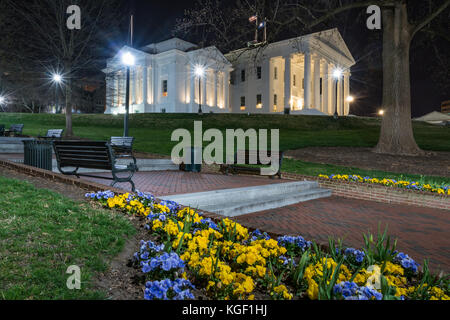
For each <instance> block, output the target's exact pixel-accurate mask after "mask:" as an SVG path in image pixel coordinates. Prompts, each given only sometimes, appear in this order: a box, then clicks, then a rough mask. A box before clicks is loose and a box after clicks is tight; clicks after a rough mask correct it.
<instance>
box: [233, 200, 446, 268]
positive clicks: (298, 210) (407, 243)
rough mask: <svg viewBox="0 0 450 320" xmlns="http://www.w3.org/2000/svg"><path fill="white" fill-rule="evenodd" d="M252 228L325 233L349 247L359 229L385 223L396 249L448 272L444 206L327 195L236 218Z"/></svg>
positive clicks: (358, 238) (322, 237)
mask: <svg viewBox="0 0 450 320" xmlns="http://www.w3.org/2000/svg"><path fill="white" fill-rule="evenodd" d="M235 219H236V220H237V221H239V222H241V223H245V225H247V226H249V227H253V228H260V229H263V230H266V231H271V232H274V233H280V234H289V235H302V236H303V237H305V238H306V239H312V240H315V241H317V242H319V243H323V244H327V243H328V236H334V237H335V238H343V239H344V243H345V244H346V245H348V246H352V247H356V248H357V247H359V248H360V247H361V246H362V245H363V243H364V242H363V237H362V235H363V233H367V231H368V230H370V231H371V232H372V233H373V234H375V235H376V234H377V230H378V223H381V229H382V231H384V227H385V226H386V225H387V226H388V234H390V235H391V236H393V237H394V238H398V243H397V249H398V250H399V251H403V252H405V253H407V254H409V255H410V256H412V257H413V259H415V260H416V261H417V262H418V263H420V264H421V265H422V264H423V259H425V258H428V259H429V260H430V267H431V268H432V269H433V270H435V271H438V270H444V271H446V272H449V271H450V238H449V234H450V216H449V212H448V211H445V210H437V209H429V208H419V207H412V206H403V205H392V204H383V203H378V202H371V201H363V200H354V199H346V198H339V197H334V196H333V197H331V198H326V199H319V200H313V201H308V202H303V203H299V204H296V205H291V206H287V207H283V208H278V209H273V210H267V211H263V212H258V213H251V214H248V215H245V216H240V217H236V218H235Z"/></svg>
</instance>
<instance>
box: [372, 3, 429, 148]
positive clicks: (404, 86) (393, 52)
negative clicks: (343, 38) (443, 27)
mask: <svg viewBox="0 0 450 320" xmlns="http://www.w3.org/2000/svg"><path fill="white" fill-rule="evenodd" d="M411 30H412V28H411V26H410V25H409V22H408V13H407V8H406V3H399V4H397V5H396V6H395V7H394V8H392V7H391V8H384V9H383V104H382V108H383V110H384V116H383V120H382V124H381V133H380V138H379V140H378V144H377V146H376V147H375V149H374V151H375V152H376V153H387V154H394V155H419V154H422V153H423V151H422V150H420V148H419V147H418V146H417V143H416V141H415V140H414V134H413V130H412V122H411V84H410V71H409V70H410V68H409V49H410V43H411V32H412V31H411Z"/></svg>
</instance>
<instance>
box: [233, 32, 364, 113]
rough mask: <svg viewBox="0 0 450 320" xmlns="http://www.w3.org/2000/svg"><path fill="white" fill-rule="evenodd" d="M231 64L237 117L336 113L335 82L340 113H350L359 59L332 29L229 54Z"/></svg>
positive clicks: (234, 108) (234, 109)
mask: <svg viewBox="0 0 450 320" xmlns="http://www.w3.org/2000/svg"><path fill="white" fill-rule="evenodd" d="M225 56H226V57H227V59H228V60H229V61H231V62H232V63H233V68H234V71H233V72H232V76H231V90H230V92H231V96H230V101H231V110H232V112H234V113H240V112H241V113H247V112H250V113H282V112H284V109H285V108H289V109H290V111H291V113H294V114H295V113H296V111H300V110H302V109H305V108H308V109H317V110H319V111H321V112H322V113H324V114H328V115H331V114H334V111H335V105H336V94H335V92H336V79H335V78H334V77H333V73H334V71H335V70H336V69H338V70H340V71H341V77H340V78H339V81H338V83H337V85H338V89H337V95H338V96H337V102H338V108H337V109H338V114H339V115H348V113H349V109H350V103H351V102H352V99H353V98H352V97H351V96H350V76H351V74H350V68H351V67H352V66H353V65H354V64H355V60H354V58H353V56H352V55H351V53H350V51H349V50H348V48H347V46H346V45H345V42H344V40H343V39H342V37H341V35H340V33H339V31H338V30H337V29H331V30H326V31H321V32H317V33H313V34H309V35H305V36H302V37H298V38H294V39H288V40H284V41H279V42H275V43H270V44H268V45H266V46H264V47H260V48H255V49H248V48H245V49H241V50H237V51H233V52H230V53H229V54H226V55H225Z"/></svg>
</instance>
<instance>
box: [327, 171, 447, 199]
mask: <svg viewBox="0 0 450 320" xmlns="http://www.w3.org/2000/svg"><path fill="white" fill-rule="evenodd" d="M319 178H324V179H330V180H338V181H348V182H360V183H368V184H378V185H382V186H386V187H396V188H402V189H407V190H414V191H426V192H432V193H437V194H439V195H450V186H435V185H430V184H422V183H420V182H415V181H405V180H398V181H397V180H394V179H386V178H384V179H377V178H370V177H361V176H359V175H347V174H343V175H340V174H332V175H330V176H327V175H324V174H319Z"/></svg>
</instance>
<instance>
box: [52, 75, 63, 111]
mask: <svg viewBox="0 0 450 320" xmlns="http://www.w3.org/2000/svg"><path fill="white" fill-rule="evenodd" d="M62 80H63V79H62V75H60V74H59V73H54V74H53V75H52V81H53V83H54V85H55V113H59V95H58V88H59V86H60V85H61V83H62Z"/></svg>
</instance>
